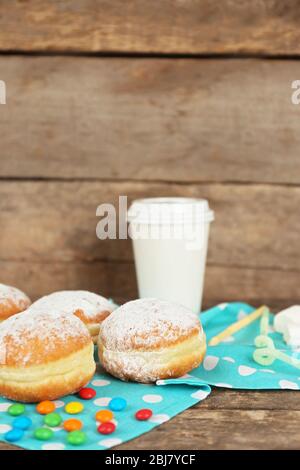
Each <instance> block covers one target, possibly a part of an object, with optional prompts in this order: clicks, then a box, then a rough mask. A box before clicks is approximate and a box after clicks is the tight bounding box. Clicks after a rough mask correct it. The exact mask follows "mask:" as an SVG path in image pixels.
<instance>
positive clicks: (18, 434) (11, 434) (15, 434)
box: [4, 428, 24, 442]
mask: <svg viewBox="0 0 300 470" xmlns="http://www.w3.org/2000/svg"><path fill="white" fill-rule="evenodd" d="M23 436H24V431H23V430H22V429H18V428H14V429H11V431H8V432H7V433H6V434H5V435H4V438H5V439H6V440H7V441H8V442H16V441H19V440H20V439H22V437H23Z"/></svg>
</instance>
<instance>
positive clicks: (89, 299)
mask: <svg viewBox="0 0 300 470" xmlns="http://www.w3.org/2000/svg"><path fill="white" fill-rule="evenodd" d="M113 309H114V305H113V304H112V302H109V301H108V300H107V299H106V298H105V297H102V296H101V295H98V294H94V293H93V292H88V291H84V290H66V291H59V292H53V294H50V295H46V296H45V297H41V298H40V299H39V300H37V301H36V302H34V303H33V304H32V306H31V307H30V311H35V312H39V313H40V312H45V313H52V312H54V313H60V312H63V313H68V314H74V315H76V316H77V317H78V318H80V320H82V321H83V323H85V325H86V326H87V328H88V330H89V332H90V335H91V337H92V338H93V341H94V343H96V342H97V338H98V334H99V328H100V323H101V322H102V321H103V320H104V319H105V318H106V317H108V315H110V313H111V312H112V311H113Z"/></svg>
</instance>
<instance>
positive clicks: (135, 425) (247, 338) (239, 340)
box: [0, 302, 300, 450]
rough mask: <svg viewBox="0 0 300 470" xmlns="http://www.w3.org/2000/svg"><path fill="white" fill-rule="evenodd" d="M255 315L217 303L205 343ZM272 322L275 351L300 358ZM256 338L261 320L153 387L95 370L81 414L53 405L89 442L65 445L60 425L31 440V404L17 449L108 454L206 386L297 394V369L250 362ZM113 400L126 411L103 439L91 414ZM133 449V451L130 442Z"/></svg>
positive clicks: (0, 426) (8, 424) (8, 423)
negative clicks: (77, 423) (142, 414)
mask: <svg viewBox="0 0 300 470" xmlns="http://www.w3.org/2000/svg"><path fill="white" fill-rule="evenodd" d="M253 310H254V309H253V307H251V306H250V305H247V304H244V303H238V302H235V303H229V304H220V305H217V306H216V307H214V308H212V309H210V310H208V311H206V312H203V313H202V314H201V315H200V318H201V322H202V325H203V327H204V330H205V332H206V336H207V339H208V340H209V339H210V338H212V337H213V336H215V335H216V334H218V333H219V332H220V331H222V330H224V329H225V328H226V327H227V326H229V325H230V324H231V323H233V322H235V321H237V320H239V319H240V318H242V317H243V316H245V315H248V314H249V313H251V312H252V311H253ZM270 317H271V318H270V337H271V338H272V339H273V340H274V342H275V345H276V347H277V348H278V349H281V350H283V351H285V352H286V353H288V354H293V356H294V357H298V355H299V353H298V352H297V351H292V350H291V349H290V348H289V347H288V346H287V345H286V344H285V343H284V342H283V340H282V338H281V335H279V334H278V333H275V332H274V330H273V328H272V323H273V321H272V320H273V318H272V315H270ZM258 334H259V320H256V321H255V322H253V323H252V324H251V325H249V326H247V327H246V328H245V329H243V330H241V331H239V332H237V333H236V334H235V335H234V336H232V337H229V338H227V339H226V341H224V342H222V343H220V344H219V345H217V346H210V347H208V350H207V354H206V357H205V359H204V362H203V364H202V365H201V366H200V367H198V368H197V369H195V370H193V371H191V373H190V374H187V375H185V376H184V377H181V378H179V379H174V380H160V381H158V383H157V385H143V384H137V383H127V382H122V381H120V380H117V379H115V378H113V377H111V376H109V375H107V374H106V373H104V372H103V371H101V370H100V369H99V370H98V371H97V373H96V375H95V376H94V378H93V380H92V381H91V383H90V384H89V385H90V386H91V387H92V388H94V389H95V390H96V393H97V395H96V397H95V398H93V399H92V400H89V401H82V403H83V404H84V410H83V412H81V413H80V414H78V415H76V416H74V415H72V416H71V415H68V414H67V413H66V412H65V411H64V406H65V404H67V403H69V402H71V401H74V400H75V401H76V400H78V401H81V400H80V398H78V397H77V396H74V395H73V396H67V397H63V398H61V399H60V400H57V401H56V408H57V410H56V411H57V412H58V413H59V414H60V415H61V417H62V418H63V420H66V419H68V418H70V417H75V418H77V419H80V420H81V421H82V422H83V431H84V432H85V433H86V437H87V439H86V442H85V444H83V445H81V446H78V447H75V446H72V445H70V444H68V443H67V441H66V438H67V432H66V431H65V430H64V429H63V428H62V426H59V427H57V428H52V429H53V431H54V433H53V437H52V438H51V439H50V440H48V441H38V440H36V439H34V437H33V433H34V430H35V429H36V428H37V427H40V426H43V416H41V415H39V414H38V413H37V412H36V411H35V406H34V405H26V410H25V415H26V416H29V417H30V418H31V419H32V421H33V424H32V426H31V428H30V429H28V430H27V431H25V433H24V436H23V438H22V439H21V440H19V441H18V442H15V444H16V445H18V446H20V447H23V448H25V449H30V450H63V449H68V450H76V449H77V450H94V449H98V450H101V449H108V448H110V447H114V446H116V445H119V444H121V443H122V442H126V441H129V440H131V439H134V438H136V437H138V436H140V435H142V434H144V433H146V432H148V431H151V429H153V428H155V427H156V426H159V425H160V424H162V423H164V422H166V421H168V420H169V419H171V418H172V417H174V416H176V415H177V414H178V413H181V412H182V411H184V410H185V409H187V408H189V407H190V406H193V405H194V404H196V403H197V402H199V401H201V400H204V399H205V398H206V397H207V396H208V395H209V394H210V386H209V385H214V386H217V387H226V388H239V389H249V390H250V389H251V390H264V389H265V390H267V389H293V390H299V387H300V371H299V370H297V369H295V368H293V367H291V366H289V365H287V364H284V363H282V362H280V361H275V362H274V363H273V364H272V367H262V366H259V365H258V364H256V363H255V362H254V361H253V359H252V354H253V351H254V346H253V342H254V338H255V336H257V335H258ZM113 397H123V398H125V399H126V400H127V407H126V409H125V410H124V411H120V412H115V424H116V425H117V426H116V431H115V432H114V433H113V434H110V435H101V434H99V433H98V431H97V425H96V421H95V413H96V412H97V411H98V410H101V409H106V408H107V407H108V404H109V401H110V399H111V398H113ZM11 403H12V402H10V401H9V400H6V399H4V398H0V440H2V441H5V433H6V432H8V431H9V430H10V429H11V428H12V425H13V420H14V418H13V417H12V416H10V415H9V414H8V413H7V408H8V407H9V406H10V404H11ZM141 408H151V409H152V411H153V415H152V417H151V418H150V419H149V420H148V421H137V420H136V419H135V417H134V415H135V413H136V411H137V410H139V409H141ZM132 448H134V443H133V444H132Z"/></svg>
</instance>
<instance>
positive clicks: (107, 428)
mask: <svg viewBox="0 0 300 470" xmlns="http://www.w3.org/2000/svg"><path fill="white" fill-rule="evenodd" d="M115 430H116V425H115V424H114V423H110V422H107V423H101V424H100V426H98V432H100V434H112V433H113V432H114V431H115Z"/></svg>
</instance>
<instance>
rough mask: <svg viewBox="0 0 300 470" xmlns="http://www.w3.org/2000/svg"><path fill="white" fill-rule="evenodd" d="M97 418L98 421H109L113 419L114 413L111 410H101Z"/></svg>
mask: <svg viewBox="0 0 300 470" xmlns="http://www.w3.org/2000/svg"><path fill="white" fill-rule="evenodd" d="M95 418H96V420H97V421H100V423H107V422H108V421H112V419H113V418H114V414H113V412H112V411H110V410H99V411H97V413H96V414H95Z"/></svg>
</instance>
